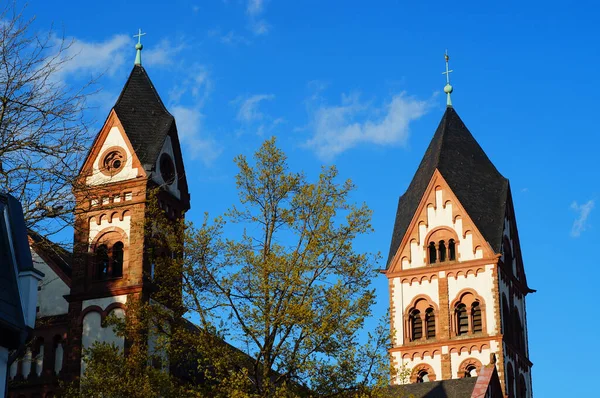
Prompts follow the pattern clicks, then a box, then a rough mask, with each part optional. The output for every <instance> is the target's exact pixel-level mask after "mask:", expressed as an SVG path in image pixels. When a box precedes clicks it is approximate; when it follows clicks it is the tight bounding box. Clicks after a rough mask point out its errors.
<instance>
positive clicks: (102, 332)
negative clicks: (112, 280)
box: [81, 294, 127, 375]
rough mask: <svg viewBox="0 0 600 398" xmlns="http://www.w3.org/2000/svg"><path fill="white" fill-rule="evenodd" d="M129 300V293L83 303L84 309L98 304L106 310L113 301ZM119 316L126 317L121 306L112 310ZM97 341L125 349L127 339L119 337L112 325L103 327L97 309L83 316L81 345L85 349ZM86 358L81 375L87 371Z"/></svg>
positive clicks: (124, 301)
mask: <svg viewBox="0 0 600 398" xmlns="http://www.w3.org/2000/svg"><path fill="white" fill-rule="evenodd" d="M126 302H127V295H125V294H123V295H120V296H113V297H103V298H97V299H91V300H84V301H83V303H82V309H83V310H85V309H86V308H87V307H89V306H91V305H97V306H98V307H100V308H102V310H105V309H106V307H108V306H109V305H110V304H112V303H122V304H125V303H126ZM111 314H114V315H116V316H118V317H124V316H125V312H124V311H123V310H122V309H121V308H115V309H114V310H113V311H111ZM95 342H101V343H108V344H114V345H115V346H116V347H117V348H119V349H121V350H122V349H123V348H124V347H125V341H124V339H123V338H122V337H119V336H117V335H116V333H115V332H114V330H113V328H112V326H107V327H102V315H101V314H100V313H99V312H97V311H90V312H88V313H87V314H86V315H85V316H84V317H83V332H82V336H81V345H82V347H83V349H85V348H90V347H91V346H92V345H94V343H95ZM84 359H85V358H82V360H81V375H83V373H84V371H85V360H84Z"/></svg>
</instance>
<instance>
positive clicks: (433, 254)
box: [429, 242, 437, 264]
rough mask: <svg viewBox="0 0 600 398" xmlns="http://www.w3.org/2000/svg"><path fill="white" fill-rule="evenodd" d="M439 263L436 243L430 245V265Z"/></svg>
mask: <svg viewBox="0 0 600 398" xmlns="http://www.w3.org/2000/svg"><path fill="white" fill-rule="evenodd" d="M436 261H437V249H436V248H435V242H431V243H430V244H429V264H434V263H435V262H436Z"/></svg>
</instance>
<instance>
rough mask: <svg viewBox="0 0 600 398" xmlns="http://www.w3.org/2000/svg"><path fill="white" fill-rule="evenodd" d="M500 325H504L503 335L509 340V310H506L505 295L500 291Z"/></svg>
mask: <svg viewBox="0 0 600 398" xmlns="http://www.w3.org/2000/svg"><path fill="white" fill-rule="evenodd" d="M502 325H503V327H504V330H503V333H504V337H505V338H506V339H507V340H508V341H509V342H511V341H512V330H511V327H510V311H509V310H508V300H506V295H505V294H504V293H502Z"/></svg>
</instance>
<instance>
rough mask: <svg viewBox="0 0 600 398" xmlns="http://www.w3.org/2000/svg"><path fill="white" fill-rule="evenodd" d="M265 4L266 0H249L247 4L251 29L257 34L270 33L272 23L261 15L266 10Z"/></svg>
mask: <svg viewBox="0 0 600 398" xmlns="http://www.w3.org/2000/svg"><path fill="white" fill-rule="evenodd" d="M265 4H266V0H248V3H247V5H246V14H248V18H249V23H250V30H252V32H253V33H254V34H255V35H257V36H261V35H265V34H267V33H269V29H270V25H269V24H268V23H267V21H266V20H265V19H264V18H262V17H261V16H262V14H263V13H264V11H265Z"/></svg>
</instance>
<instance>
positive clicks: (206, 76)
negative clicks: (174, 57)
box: [169, 64, 213, 107]
mask: <svg viewBox="0 0 600 398" xmlns="http://www.w3.org/2000/svg"><path fill="white" fill-rule="evenodd" d="M186 73H187V75H186V76H185V77H184V78H183V79H181V81H180V82H179V84H176V85H174V86H173V88H171V90H170V91H169V99H170V100H171V101H172V102H175V103H178V102H179V101H180V100H181V98H182V97H183V96H185V95H186V94H191V95H192V97H193V99H194V100H195V101H196V102H197V106H198V107H203V106H204V103H205V102H206V100H207V99H208V97H209V95H210V94H211V93H212V90H213V82H212V79H211V78H210V73H209V70H208V68H207V67H206V66H204V65H199V64H195V65H193V66H191V67H189V68H186Z"/></svg>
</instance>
